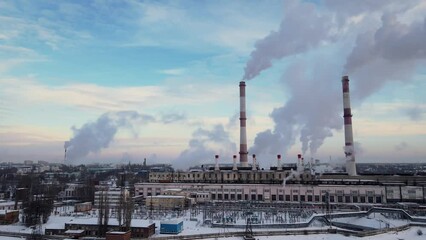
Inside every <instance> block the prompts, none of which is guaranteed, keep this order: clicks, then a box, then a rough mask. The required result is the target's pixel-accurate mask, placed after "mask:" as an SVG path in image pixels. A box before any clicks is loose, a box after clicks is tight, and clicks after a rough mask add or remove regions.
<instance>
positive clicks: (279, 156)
mask: <svg viewBox="0 0 426 240" xmlns="http://www.w3.org/2000/svg"><path fill="white" fill-rule="evenodd" d="M277 170H278V171H281V170H283V167H282V166H281V155H280V154H278V155H277Z"/></svg>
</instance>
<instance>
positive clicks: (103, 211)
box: [98, 190, 110, 237]
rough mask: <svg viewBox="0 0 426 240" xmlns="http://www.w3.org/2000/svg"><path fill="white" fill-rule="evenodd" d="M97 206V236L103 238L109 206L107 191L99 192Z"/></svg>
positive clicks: (106, 229) (106, 226)
mask: <svg viewBox="0 0 426 240" xmlns="http://www.w3.org/2000/svg"><path fill="white" fill-rule="evenodd" d="M98 202H99V205H98V235H99V236H100V237H102V236H105V233H106V232H107V231H108V220H109V210H110V209H109V204H108V191H103V190H102V191H100V192H99V201H98Z"/></svg>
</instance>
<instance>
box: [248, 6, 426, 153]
mask: <svg viewBox="0 0 426 240" xmlns="http://www.w3.org/2000/svg"><path fill="white" fill-rule="evenodd" d="M339 2H340V1H332V0H329V1H325V5H323V6H321V7H325V8H328V10H330V11H329V12H327V10H325V11H324V12H326V13H328V15H327V16H326V15H321V14H319V13H318V11H317V10H316V7H315V5H314V4H311V3H303V2H296V1H293V2H292V3H291V6H290V7H289V8H287V9H286V10H285V13H284V14H285V17H284V18H283V21H282V22H281V25H280V28H279V30H278V31H277V32H271V33H270V34H269V35H268V36H266V37H265V38H264V39H262V40H259V41H258V42H257V43H256V45H255V47H256V48H255V50H254V51H253V52H252V53H251V55H250V59H249V61H248V62H247V64H246V67H245V73H244V77H243V78H244V79H246V80H249V79H252V78H254V77H256V76H257V75H259V73H260V72H261V71H263V70H265V69H267V68H269V67H271V66H272V64H273V61H274V60H279V59H282V58H286V57H289V56H294V55H298V54H300V53H306V52H308V51H310V52H314V51H311V50H315V52H316V55H315V56H317V57H318V56H320V57H319V59H315V60H312V58H311V59H308V60H306V58H303V57H302V56H301V57H298V58H292V59H291V60H293V61H292V62H293V65H291V66H289V67H286V69H285V70H284V72H283V75H282V79H281V83H282V84H283V85H284V86H285V88H286V90H288V91H289V93H290V98H289V99H288V101H287V102H286V103H285V104H284V105H283V106H281V107H279V108H275V109H274V110H273V111H272V113H271V115H270V116H271V118H272V119H273V121H274V128H273V129H267V130H265V131H263V132H260V133H258V134H257V136H256V138H255V140H254V146H253V147H252V148H251V149H250V152H252V153H257V154H262V153H264V154H276V153H282V152H283V151H284V153H285V152H286V151H288V150H289V149H290V148H291V146H293V145H294V144H295V143H296V139H297V137H299V141H300V142H301V144H302V149H301V150H302V152H303V153H305V152H306V151H308V150H309V152H310V153H311V155H314V154H315V153H316V152H317V151H318V149H319V147H320V146H321V145H322V144H323V143H324V141H325V139H326V138H327V137H331V136H332V135H333V131H335V130H340V129H341V128H342V127H343V119H342V108H343V107H342V100H341V99H342V93H341V83H340V79H341V75H338V74H341V72H343V73H344V74H343V75H345V74H347V73H349V74H350V79H351V88H352V90H353V91H352V92H351V96H352V97H353V98H355V100H356V101H355V103H356V104H360V103H361V102H362V101H363V100H364V99H365V98H366V97H368V96H370V95H371V94H373V93H375V92H377V91H378V90H380V89H381V88H382V87H383V86H384V85H385V84H386V83H387V82H389V81H401V82H404V81H405V82H408V81H409V80H410V79H411V75H412V74H413V72H414V70H415V69H416V67H418V66H419V65H420V64H422V63H424V62H425V61H424V60H425V58H426V44H425V42H426V19H425V20H424V21H423V22H415V21H413V22H412V23H410V24H403V23H401V22H400V21H398V18H397V15H395V14H393V13H392V11H390V10H392V9H393V10H394V11H395V12H398V14H401V13H404V12H405V11H408V10H409V9H411V8H414V7H415V4H418V3H419V2H416V3H415V4H409V5H406V6H402V7H401V6H399V5H398V3H397V2H396V1H395V2H392V1H391V2H389V1H365V2H366V3H368V4H365V5H364V4H358V3H357V6H356V7H354V8H351V9H346V7H345V8H343V7H342V6H341V4H340V3H339ZM369 6H371V9H368V7H369ZM339 9H340V10H339ZM322 10H324V9H322ZM337 10H339V11H337ZM388 10H389V11H388ZM333 11H335V12H333ZM374 11H377V12H383V11H385V12H387V13H386V14H383V15H382V17H381V19H380V22H379V24H365V23H362V21H363V19H364V18H363V17H362V16H363V15H362V14H366V13H372V12H374ZM377 12H376V13H377ZM301 16H303V17H301ZM364 16H365V15H364ZM353 17H359V18H357V19H358V20H357V21H359V23H356V24H354V23H353ZM350 18H351V20H350ZM365 19H366V20H364V21H370V20H371V19H372V18H371V17H370V18H369V17H365ZM351 21H352V23H350V24H348V22H351ZM357 24H358V25H359V26H361V25H362V27H359V28H358V27H357ZM348 27H351V33H350V34H341V33H343V32H345V31H346V30H347V28H348ZM334 33H335V34H334ZM351 39H352V41H353V42H354V43H355V45H354V48H353V49H352V51H350V50H349V51H348V53H349V54H347V53H345V54H344V55H342V54H340V55H337V56H336V55H332V54H330V53H324V51H323V53H321V51H318V50H320V49H324V50H326V51H327V47H330V46H331V45H333V44H334V43H336V44H335V48H334V49H337V48H340V47H342V46H347V45H348V42H350V40H351ZM345 51H346V50H345ZM342 52H343V53H344V51H342V50H340V52H339V53H342ZM321 54H322V55H321ZM346 55H347V56H346ZM330 56H335V57H333V58H334V59H331V58H330ZM336 61H338V62H343V63H345V62H346V64H340V63H336ZM312 62H314V63H312ZM339 69H341V70H342V71H339ZM414 117H416V111H415V112H414Z"/></svg>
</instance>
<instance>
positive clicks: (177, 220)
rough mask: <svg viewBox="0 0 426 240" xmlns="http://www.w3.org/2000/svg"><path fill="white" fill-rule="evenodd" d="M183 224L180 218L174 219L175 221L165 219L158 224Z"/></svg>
mask: <svg viewBox="0 0 426 240" xmlns="http://www.w3.org/2000/svg"><path fill="white" fill-rule="evenodd" d="M182 222H183V219H181V218H175V219H167V220H163V221H161V222H160V224H180V223H182Z"/></svg>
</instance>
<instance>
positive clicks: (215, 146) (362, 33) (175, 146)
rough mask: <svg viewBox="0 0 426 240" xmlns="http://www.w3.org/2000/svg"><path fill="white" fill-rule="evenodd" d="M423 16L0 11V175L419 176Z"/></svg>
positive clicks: (268, 6)
mask: <svg viewBox="0 0 426 240" xmlns="http://www.w3.org/2000/svg"><path fill="white" fill-rule="evenodd" d="M425 16H426V2H425V1H421V0H418V1H417V0H410V1H390V0H362V1H349V0H348V1H340V0H318V1H315V0H309V1H308V0H306V1H296V0H294V1H293V0H285V1H273V0H270V1H136V0H120V1H118V0H117V1H116V0H99V1H97V0H93V1H53V0H52V1H43V0H40V1H32V0H27V1H20V0H18V1H16V0H10V1H8V0H3V1H0V86H1V87H0V161H14V162H18V161H23V160H34V161H37V160H46V161H50V162H60V161H64V149H67V163H75V164H78V163H89V162H126V163H127V162H129V161H131V162H134V163H137V162H139V163H141V162H142V161H143V159H144V158H147V161H148V163H172V164H174V166H177V167H179V168H185V167H188V166H190V165H195V164H199V163H208V162H212V161H213V158H214V155H215V154H219V155H220V156H221V161H222V162H228V163H231V162H232V155H233V154H237V153H238V144H239V129H238V125H239V124H238V111H239V109H238V107H239V102H238V101H239V96H238V83H239V81H241V80H246V81H247V89H246V92H247V111H248V112H247V114H248V122H247V125H248V127H247V135H248V144H249V148H250V150H249V152H250V154H251V153H256V154H257V155H258V161H259V162H260V164H261V165H262V166H264V167H269V166H270V165H273V164H274V163H275V157H274V156H275V155H276V154H282V155H283V156H284V161H287V162H295V161H296V157H295V156H296V154H297V153H304V155H305V157H306V158H311V157H312V158H318V159H321V160H324V161H327V160H329V159H332V160H339V159H343V156H344V153H343V145H344V136H343V128H342V127H343V118H342V112H343V110H342V108H343V107H342V94H341V81H340V80H341V77H342V75H349V78H350V84H351V85H350V87H351V97H352V99H351V100H352V111H353V115H354V118H353V125H354V126H353V128H354V139H355V142H356V159H357V161H358V162H426V160H425V156H426V149H425V148H424V145H425V143H426V119H425V117H426V96H425V92H426V91H425V90H426V81H425V80H426V67H425V66H426V64H425V63H426V18H425Z"/></svg>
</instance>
